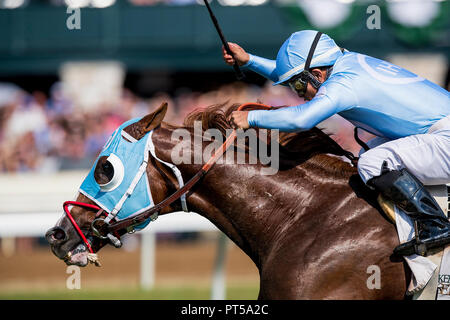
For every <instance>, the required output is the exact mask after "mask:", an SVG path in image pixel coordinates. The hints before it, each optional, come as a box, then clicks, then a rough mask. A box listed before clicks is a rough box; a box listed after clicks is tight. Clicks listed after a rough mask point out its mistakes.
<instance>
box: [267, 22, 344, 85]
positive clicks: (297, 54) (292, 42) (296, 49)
mask: <svg viewBox="0 0 450 320" xmlns="http://www.w3.org/2000/svg"><path fill="white" fill-rule="evenodd" d="M316 35H317V31H314V30H303V31H298V32H295V33H293V34H292V35H291V36H290V37H289V38H288V39H287V40H286V41H285V42H284V43H283V45H282V46H281V48H280V50H279V51H278V55H277V64H276V69H275V72H276V74H277V76H278V81H277V82H276V83H274V85H277V84H280V83H283V82H286V81H288V80H289V79H291V78H292V77H293V76H295V75H297V74H299V73H300V72H302V71H303V69H304V67H305V62H306V58H307V57H308V53H309V50H310V48H311V44H312V43H313V41H314V38H315V36H316ZM342 55H343V53H342V52H341V48H339V47H338V45H337V44H336V43H335V42H334V40H333V39H331V38H330V37H329V36H328V35H326V34H322V35H321V37H320V39H319V42H318V43H317V46H316V48H315V51H314V55H313V57H312V60H311V64H310V68H311V67H324V66H331V65H333V64H334V63H335V62H336V60H337V59H338V58H339V57H341V56H342Z"/></svg>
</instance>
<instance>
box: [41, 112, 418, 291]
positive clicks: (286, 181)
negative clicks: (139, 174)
mask: <svg viewBox="0 0 450 320" xmlns="http://www.w3.org/2000/svg"><path fill="white" fill-rule="evenodd" d="M236 107H237V106H231V107H228V108H223V106H215V107H210V108H208V109H206V110H203V111H197V112H194V113H193V114H191V115H190V116H188V118H186V119H185V122H184V126H183V128H186V129H187V130H189V132H190V133H191V135H193V134H194V130H193V126H194V122H195V121H201V122H202V127H203V130H206V129H208V128H217V129H219V130H220V131H221V132H225V130H226V129H230V128H231V127H230V125H229V122H228V121H227V119H228V116H229V115H230V113H231V112H232V111H233V110H236ZM166 108H167V105H165V106H161V107H160V108H159V109H158V110H156V111H155V112H154V113H152V114H150V115H147V116H145V117H143V118H142V119H141V120H140V121H138V122H135V123H133V124H131V125H129V126H128V127H126V128H125V129H124V130H125V131H126V132H127V133H128V134H129V135H130V136H132V137H133V138H134V139H136V140H139V139H141V138H142V137H144V136H145V135H146V134H147V133H148V131H149V130H153V136H152V139H153V143H154V146H155V150H156V156H157V157H158V158H159V159H161V160H163V161H165V162H169V163H172V162H173V161H172V160H171V152H172V150H173V149H174V148H175V147H176V145H177V143H179V141H176V140H173V139H172V138H171V137H172V133H173V132H174V130H176V129H177V128H180V127H176V126H172V125H169V124H167V123H164V122H162V120H163V117H164V114H165V111H166ZM193 140H194V139H191V141H193ZM279 142H280V166H279V170H278V172H277V173H276V174H273V175H262V174H260V170H259V169H260V168H261V167H262V166H263V165H262V164H261V163H260V162H258V163H257V164H234V163H216V164H215V165H214V167H212V169H211V170H210V171H209V172H208V173H207V174H206V175H205V176H204V177H203V178H202V180H200V182H198V183H197V184H196V185H195V186H194V187H193V188H192V189H191V190H190V191H189V193H188V194H187V204H188V208H189V210H190V211H193V212H196V213H198V214H200V215H202V216H204V217H206V218H207V219H209V220H210V221H211V222H212V223H214V224H215V225H216V226H217V227H218V228H219V229H220V230H221V231H223V232H224V233H225V234H226V235H227V236H228V237H229V238H230V239H231V240H232V241H233V242H234V243H235V244H236V245H237V246H239V248H240V249H242V250H243V251H244V252H245V253H246V254H247V255H248V256H249V257H250V258H251V260H252V261H253V262H254V263H255V265H256V267H257V268H258V271H259V275H260V291H259V296H258V298H259V299H403V298H404V297H405V292H406V288H407V282H408V281H409V275H408V272H407V269H406V267H405V264H404V263H403V262H402V261H403V260H402V259H400V258H396V257H394V256H392V250H393V248H394V247H395V246H396V245H398V236H397V232H396V230H395V227H394V226H393V225H392V224H391V223H390V222H389V221H388V220H387V219H386V218H385V217H384V216H383V214H382V213H381V212H380V210H379V208H378V207H377V205H376V201H375V196H376V195H374V194H372V193H371V192H370V191H369V190H368V189H367V188H366V187H365V185H364V184H363V183H362V181H361V180H360V178H359V176H358V174H357V170H356V169H355V168H354V167H352V166H351V165H350V164H349V163H348V162H345V161H343V160H342V159H341V158H339V157H337V156H336V155H342V152H343V150H342V149H341V148H340V147H339V146H338V145H337V144H336V143H335V142H334V140H333V139H331V138H330V137H329V136H328V135H326V134H325V133H323V132H322V131H321V130H319V129H317V128H313V129H312V130H309V131H305V132H300V133H280V135H279ZM202 143H203V145H204V146H207V145H208V144H209V143H211V141H209V142H208V141H203V142H202ZM244 152H248V150H247V151H244ZM333 154H334V155H333ZM149 159H150V160H149V162H148V166H147V169H146V174H147V176H148V177H149V179H148V180H149V181H150V187H151V193H152V196H153V200H154V202H155V203H159V202H160V201H162V200H163V199H165V198H166V197H167V196H168V195H170V194H172V193H173V192H174V191H175V190H177V188H178V183H177V179H176V178H175V176H174V174H173V172H172V171H171V170H170V169H169V168H167V167H166V166H165V165H163V164H161V162H159V161H156V160H155V159H154V157H152V156H149ZM201 166H202V165H201V164H185V163H182V164H179V165H178V169H179V170H180V171H181V173H182V176H183V178H184V179H185V181H186V180H187V179H189V178H190V177H192V176H194V175H195V174H196V173H197V172H198V171H199V170H200V168H201ZM95 170H96V171H95V172H96V175H97V176H98V177H102V172H101V170H102V166H97V167H96V169H95ZM103 176H104V175H103ZM77 201H80V202H84V203H88V204H94V202H93V201H91V200H90V199H88V198H87V197H86V196H84V195H82V194H81V193H80V194H79V195H78V198H77ZM175 211H181V205H180V201H175V202H174V203H172V204H171V205H169V206H167V207H165V208H164V209H163V210H161V211H160V215H162V214H168V213H171V212H175ZM70 213H71V215H72V216H73V217H74V219H75V220H76V222H77V223H78V225H79V226H80V229H81V230H82V231H83V233H85V234H86V235H89V234H90V233H91V230H90V224H91V222H92V221H93V219H94V216H95V212H93V211H92V210H89V209H87V208H83V207H76V206H74V207H73V208H72V209H71V211H70ZM148 227H149V228H151V224H150V225H149V226H148ZM46 237H47V239H48V241H49V242H50V244H51V248H52V251H53V252H54V254H55V255H56V256H57V257H59V258H60V259H64V258H65V257H67V253H68V252H70V251H71V250H74V248H76V247H77V245H79V244H80V240H81V239H80V236H79V235H78V234H77V232H76V231H75V230H74V228H73V225H72V224H71V222H70V221H69V220H68V218H67V217H66V216H65V217H63V218H62V219H60V220H59V221H58V223H57V226H56V227H55V228H52V229H50V230H49V231H48V232H47V235H46ZM90 239H91V242H92V247H93V248H94V251H98V250H99V249H100V248H101V247H102V246H104V245H105V244H106V241H105V240H99V239H98V238H95V237H91V238H90ZM65 261H66V263H68V264H74V263H77V262H75V261H70V260H69V261H68V260H67V259H66V260H65ZM85 264H87V261H84V262H83V263H81V265H85ZM374 270H375V271H378V274H374V273H375V271H374ZM374 276H377V277H378V280H379V285H378V286H372V285H370V283H371V281H372V279H373V277H374Z"/></svg>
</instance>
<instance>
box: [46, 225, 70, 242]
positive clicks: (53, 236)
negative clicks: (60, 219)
mask: <svg viewBox="0 0 450 320" xmlns="http://www.w3.org/2000/svg"><path fill="white" fill-rule="evenodd" d="M45 237H46V238H47V240H48V242H50V243H53V242H61V241H63V240H66V238H67V234H66V232H65V231H64V229H63V228H60V227H54V228H52V229H50V230H48V231H47V233H46V235H45Z"/></svg>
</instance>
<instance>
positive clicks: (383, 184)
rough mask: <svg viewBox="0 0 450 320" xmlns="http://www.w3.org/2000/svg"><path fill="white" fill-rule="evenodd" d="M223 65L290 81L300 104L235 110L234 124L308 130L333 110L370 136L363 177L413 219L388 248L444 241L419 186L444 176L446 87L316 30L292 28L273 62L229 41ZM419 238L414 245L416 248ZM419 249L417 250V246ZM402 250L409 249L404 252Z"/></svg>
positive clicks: (447, 228) (447, 229) (449, 155)
mask: <svg viewBox="0 0 450 320" xmlns="http://www.w3.org/2000/svg"><path fill="white" fill-rule="evenodd" d="M229 46H230V49H231V51H232V52H233V55H234V58H233V57H232V56H231V55H229V54H227V53H226V51H225V50H223V58H224V60H225V62H226V63H227V64H230V65H232V64H234V62H235V61H236V62H237V63H238V64H239V65H240V66H242V67H245V68H247V69H248V70H251V71H254V72H257V73H259V74H260V75H262V76H264V77H266V78H267V79H270V80H272V81H273V82H275V84H274V85H278V84H281V85H285V86H290V87H291V88H292V89H293V90H294V91H295V92H296V93H297V94H298V95H299V96H300V97H302V98H304V99H305V100H306V103H304V104H301V105H298V106H292V107H286V108H281V109H277V110H254V111H236V112H233V113H232V115H231V118H230V120H231V122H232V123H233V125H234V126H235V128H241V129H247V128H249V127H258V128H266V129H279V130H281V131H288V132H295V131H303V130H309V129H311V128H312V127H314V126H316V125H317V124H318V123H320V122H322V121H323V120H325V119H327V118H329V117H331V116H332V115H334V114H339V115H340V116H342V117H343V118H345V119H347V120H348V121H350V122H351V123H352V124H354V125H355V126H356V127H360V128H362V129H364V130H366V131H368V132H370V133H372V134H374V135H376V136H377V137H376V138H374V139H372V140H370V141H369V142H368V143H367V144H368V145H369V147H370V148H371V149H370V150H369V151H366V152H364V153H362V154H361V155H360V158H359V161H358V172H359V175H360V176H361V178H362V180H363V181H364V183H366V185H367V186H369V187H370V188H372V189H375V190H377V191H378V192H380V193H381V194H382V195H383V196H384V197H385V198H387V199H389V200H391V201H393V202H394V203H395V204H396V205H397V206H398V207H399V208H401V209H403V210H404V211H405V212H406V214H408V216H410V217H411V218H412V220H413V221H414V222H415V223H417V227H418V234H416V238H414V239H413V240H411V241H409V242H407V243H406V244H403V245H400V246H398V247H397V248H396V249H395V250H394V252H396V253H398V254H400V255H408V254H411V253H410V251H406V249H410V248H412V247H413V248H414V250H415V252H416V253H417V254H422V255H425V254H426V250H427V249H430V248H434V247H439V246H442V245H444V244H447V243H450V222H449V220H448V219H447V218H446V216H445V214H444V213H443V212H442V210H441V208H440V207H439V205H438V204H437V203H436V201H435V200H434V198H433V197H432V196H431V195H430V194H429V192H428V191H427V190H426V189H425V188H424V185H436V184H446V183H450V94H449V92H448V91H447V90H445V89H443V88H441V87H439V86H438V85H436V84H434V83H432V82H430V81H428V80H426V79H424V78H421V77H419V76H417V75H415V74H414V73H412V72H410V71H408V70H405V69H403V68H401V67H398V66H396V65H393V64H391V63H389V62H386V61H383V60H379V59H376V58H373V57H370V56H366V55H363V54H360V53H356V52H350V51H347V50H345V49H342V48H340V47H338V46H337V45H336V43H335V42H334V40H333V39H331V38H330V37H329V36H328V35H326V34H322V33H321V32H317V31H312V30H304V31H299V32H295V33H293V34H292V35H291V36H290V37H289V38H288V39H287V40H286V41H285V42H284V44H283V45H282V46H281V48H280V50H279V51H278V55H277V58H276V61H274V60H269V59H265V58H262V57H258V56H256V55H252V54H249V53H247V52H246V51H245V50H244V49H243V48H241V47H240V46H239V45H237V44H235V43H229ZM419 245H420V248H421V249H420V250H419ZM423 248H425V250H423ZM408 252H409V253H408Z"/></svg>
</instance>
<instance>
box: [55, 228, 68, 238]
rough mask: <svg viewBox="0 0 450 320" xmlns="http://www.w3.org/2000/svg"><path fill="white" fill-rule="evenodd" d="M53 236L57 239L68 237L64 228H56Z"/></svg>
mask: <svg viewBox="0 0 450 320" xmlns="http://www.w3.org/2000/svg"><path fill="white" fill-rule="evenodd" d="M53 237H54V238H55V239H56V240H63V239H64V238H65V237H66V233H65V232H64V230H62V229H59V230H56V231H55V232H54V233H53Z"/></svg>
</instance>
